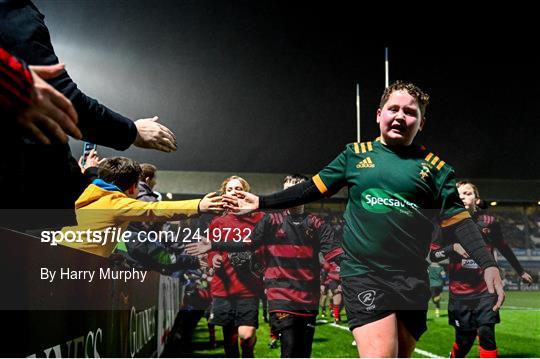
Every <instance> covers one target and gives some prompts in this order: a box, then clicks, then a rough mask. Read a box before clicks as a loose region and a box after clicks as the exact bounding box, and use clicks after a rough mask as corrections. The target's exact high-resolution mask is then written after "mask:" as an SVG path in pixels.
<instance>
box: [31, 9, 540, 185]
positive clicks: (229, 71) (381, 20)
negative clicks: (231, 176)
mask: <svg viewBox="0 0 540 359" xmlns="http://www.w3.org/2000/svg"><path fill="white" fill-rule="evenodd" d="M291 3H292V2H290V1H288V2H284V1H199V0H191V1H180V0H179V1H161V0H160V1H156V0H153V1H133V0H130V1H110V0H99V1H97V0H96V1H36V5H37V6H38V7H39V8H40V9H41V11H42V12H43V13H44V14H45V16H46V19H45V20H46V23H47V24H48V26H49V29H50V32H51V35H52V40H53V44H54V45H55V49H56V51H57V54H58V55H59V56H60V58H61V60H62V61H64V62H65V63H66V65H67V69H68V71H69V72H70V74H71V76H72V77H73V79H74V80H75V81H76V82H77V83H78V85H79V87H80V88H82V89H83V91H85V92H86V93H87V94H88V95H91V96H93V97H95V98H97V99H98V100H100V101H101V102H103V103H105V104H107V105H108V106H110V107H111V108H112V109H115V110H117V111H118V112H120V113H122V114H124V115H126V116H128V117H130V118H133V119H136V118H141V117H150V116H152V115H154V114H157V115H159V116H160V117H161V119H162V121H163V122H164V123H165V124H166V125H167V126H168V127H169V128H171V129H172V130H173V131H174V132H175V133H176V134H177V136H178V139H179V144H180V148H179V151H177V152H176V153H174V154H161V153H158V152H149V151H143V150H139V149H135V150H131V149H130V150H128V151H127V152H124V155H127V156H130V157H133V158H135V159H137V160H139V161H141V162H152V163H154V164H156V165H157V166H158V167H159V168H160V169H163V170H200V171H226V172H280V173H281V172H304V173H314V172H317V171H318V170H319V169H321V168H322V167H323V166H324V165H325V164H326V163H328V162H329V161H330V160H332V159H333V158H334V157H335V156H336V155H337V154H338V153H339V152H340V151H341V150H342V149H343V147H344V145H345V144H346V143H348V142H352V141H354V140H355V137H356V108H355V84H356V82H359V83H360V95H361V119H362V127H361V129H362V137H363V139H365V140H369V139H373V138H375V137H376V136H377V135H378V131H377V127H376V124H375V111H376V109H377V105H378V100H379V97H380V95H381V93H382V91H383V88H384V47H385V46H389V48H390V78H391V80H396V79H403V80H410V81H413V82H415V83H417V84H418V85H420V86H421V87H423V88H424V89H425V90H426V91H427V92H429V94H430V95H431V98H432V101H431V104H430V106H429V107H428V113H427V116H428V122H427V125H426V128H425V131H424V132H423V133H422V134H421V135H420V136H419V138H418V141H419V142H421V143H424V144H425V145H426V146H427V147H428V148H430V149H431V150H432V151H433V152H435V153H436V154H438V155H439V156H440V157H442V158H443V159H444V160H445V161H446V162H448V163H450V164H451V165H453V166H454V167H455V169H456V173H457V175H458V177H470V178H515V179H538V178H540V166H538V159H537V157H538V154H539V152H540V151H539V150H538V148H539V147H538V130H539V129H540V111H539V109H540V101H539V99H538V89H537V84H538V80H539V79H540V76H539V69H538V66H539V64H540V61H539V60H540V56H539V55H538V53H537V52H536V51H535V50H534V48H533V47H532V46H535V44H536V43H537V40H536V39H534V37H533V36H534V34H535V33H536V32H537V31H536V30H535V29H533V28H532V27H533V25H534V23H529V22H528V19H527V10H526V9H522V14H524V15H523V16H521V17H520V18H519V19H520V22H518V23H517V24H514V25H509V24H510V22H509V21H510V20H508V19H504V18H499V17H497V16H493V15H490V16H484V15H485V14H482V13H481V12H480V13H473V12H471V11H470V9H469V10H468V11H461V10H459V11H454V12H455V14H454V13H452V12H451V11H449V10H448V9H443V8H439V10H438V12H439V14H440V13H441V12H444V13H445V14H446V15H447V16H448V18H447V19H446V20H441V18H440V17H439V16H425V15H420V14H419V13H415V12H414V10H413V11H408V12H405V11H402V10H403V9H399V8H395V7H393V6H390V5H388V6H386V7H385V6H381V8H380V9H365V8H364V7H363V6H364V5H361V2H355V3H356V4H354V5H352V4H351V3H352V2H326V5H320V6H318V7H317V6H315V5H314V4H315V2H294V4H295V6H294V7H291ZM344 4H347V5H344ZM409 10H410V9H409ZM505 11H507V9H502V12H501V14H500V15H503V13H504V12H505ZM506 15H508V16H509V17H512V16H513V15H514V14H513V13H512V11H510V10H508V11H507V13H506ZM479 16H480V17H479ZM72 149H73V151H74V154H75V155H77V156H78V155H79V154H80V152H81V145H80V144H79V143H77V142H75V141H74V142H73V143H72ZM102 154H105V155H111V154H118V153H117V152H114V151H106V150H104V151H102Z"/></svg>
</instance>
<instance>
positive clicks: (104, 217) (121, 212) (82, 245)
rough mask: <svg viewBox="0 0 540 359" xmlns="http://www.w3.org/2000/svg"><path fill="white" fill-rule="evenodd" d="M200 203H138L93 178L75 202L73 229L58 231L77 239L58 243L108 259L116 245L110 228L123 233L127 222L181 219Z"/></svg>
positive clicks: (193, 201) (192, 213) (195, 210)
mask: <svg viewBox="0 0 540 359" xmlns="http://www.w3.org/2000/svg"><path fill="white" fill-rule="evenodd" d="M200 201H201V200H200V199H193V200H186V201H164V202H144V201H139V200H136V199H132V198H129V197H128V196H127V195H126V194H125V193H123V192H122V191H121V190H120V189H119V188H118V187H116V186H114V185H112V184H110V183H107V182H105V181H103V180H100V179H97V180H94V181H93V182H92V184H90V185H89V186H88V187H87V188H86V189H85V190H84V192H83V193H82V194H81V195H80V197H79V198H78V199H77V201H76V202H75V214H76V217H77V226H70V227H64V228H62V233H63V234H64V235H65V234H66V233H67V232H68V231H69V232H74V233H75V234H76V235H77V240H76V241H69V242H68V241H65V240H64V241H61V242H59V243H60V244H62V245H65V246H68V247H72V248H76V249H79V250H82V251H85V252H89V253H93V254H96V255H99V256H102V257H109V256H110V255H111V253H112V251H113V250H114V248H115V247H116V245H117V244H118V242H117V241H116V240H117V236H116V235H115V236H114V240H111V239H113V234H114V233H115V232H113V231H112V230H113V229H116V230H115V231H116V233H123V232H124V231H125V230H126V228H127V226H128V224H129V222H146V221H152V222H166V221H174V220H178V219H181V218H185V217H186V216H190V215H194V214H197V213H198V207H199V202H200ZM107 228H109V229H108V230H107ZM89 235H90V236H89ZM105 236H107V238H105ZM66 238H73V237H66ZM100 239H101V240H100ZM104 241H105V243H104Z"/></svg>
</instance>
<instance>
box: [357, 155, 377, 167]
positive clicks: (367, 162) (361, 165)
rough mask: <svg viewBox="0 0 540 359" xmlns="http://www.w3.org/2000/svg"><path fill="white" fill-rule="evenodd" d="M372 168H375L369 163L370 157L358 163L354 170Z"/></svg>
mask: <svg viewBox="0 0 540 359" xmlns="http://www.w3.org/2000/svg"><path fill="white" fill-rule="evenodd" d="M373 167H375V163H373V161H371V158H370V157H367V158H366V159H363V160H362V161H360V162H358V164H357V165H356V168H373Z"/></svg>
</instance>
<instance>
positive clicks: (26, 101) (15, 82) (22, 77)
mask: <svg viewBox="0 0 540 359" xmlns="http://www.w3.org/2000/svg"><path fill="white" fill-rule="evenodd" d="M33 84H34V83H33V80H32V74H31V73H30V70H29V69H28V67H27V66H26V64H25V63H24V62H22V61H20V60H19V59H17V58H16V57H14V56H12V55H11V54H9V53H8V52H7V51H5V50H4V49H2V48H0V108H1V109H2V112H4V113H16V112H18V111H20V110H21V109H24V108H25V107H27V106H29V105H30V104H31V101H32V100H31V97H32V88H33Z"/></svg>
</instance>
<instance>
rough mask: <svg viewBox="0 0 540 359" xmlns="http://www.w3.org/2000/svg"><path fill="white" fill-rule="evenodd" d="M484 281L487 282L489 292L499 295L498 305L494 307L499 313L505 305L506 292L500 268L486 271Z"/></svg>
mask: <svg viewBox="0 0 540 359" xmlns="http://www.w3.org/2000/svg"><path fill="white" fill-rule="evenodd" d="M484 280H485V281H486V285H487V288H488V292H490V293H497V303H496V304H495V305H494V306H493V311H497V310H499V309H500V308H501V306H502V304H503V303H504V290H503V283H502V280H501V274H500V272H499V268H497V267H488V268H486V269H484Z"/></svg>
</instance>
